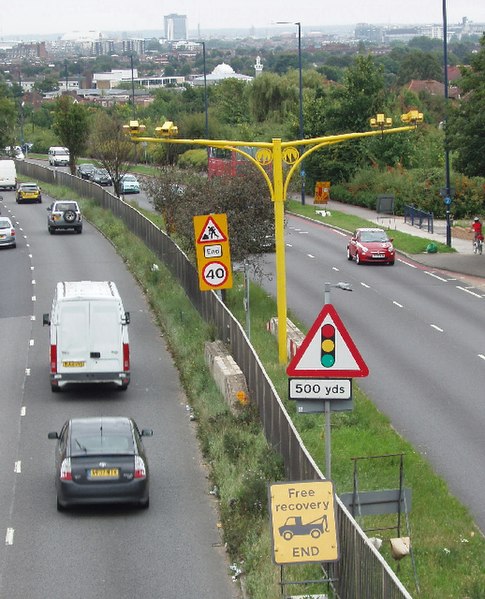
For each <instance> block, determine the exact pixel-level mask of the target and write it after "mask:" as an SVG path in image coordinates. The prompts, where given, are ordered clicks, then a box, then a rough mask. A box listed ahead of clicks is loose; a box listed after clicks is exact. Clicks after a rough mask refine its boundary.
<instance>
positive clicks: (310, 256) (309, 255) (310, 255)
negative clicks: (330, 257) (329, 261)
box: [307, 254, 315, 258]
mask: <svg viewBox="0 0 485 599" xmlns="http://www.w3.org/2000/svg"><path fill="white" fill-rule="evenodd" d="M307 256H308V257H309V258H315V256H314V255H313V254H307Z"/></svg>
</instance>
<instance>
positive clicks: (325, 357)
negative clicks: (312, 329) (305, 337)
mask: <svg viewBox="0 0 485 599" xmlns="http://www.w3.org/2000/svg"><path fill="white" fill-rule="evenodd" d="M320 332H321V348H320V362H321V364H322V366H323V367H324V368H331V367H332V366H333V365H334V364H335V327H334V326H333V325H331V324H324V325H323V327H322V328H321V331H320Z"/></svg>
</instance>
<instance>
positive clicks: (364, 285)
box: [360, 282, 370, 289]
mask: <svg viewBox="0 0 485 599" xmlns="http://www.w3.org/2000/svg"><path fill="white" fill-rule="evenodd" d="M360 284H361V285H362V287H365V288H366V289H370V285H367V283H362V282H361V283H360Z"/></svg>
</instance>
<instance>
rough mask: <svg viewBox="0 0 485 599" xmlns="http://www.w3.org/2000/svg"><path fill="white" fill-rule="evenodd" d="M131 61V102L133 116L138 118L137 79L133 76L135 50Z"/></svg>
mask: <svg viewBox="0 0 485 599" xmlns="http://www.w3.org/2000/svg"><path fill="white" fill-rule="evenodd" d="M130 63H131V103H132V104H133V118H134V119H136V105H135V80H134V78H133V52H132V53H131V55H130Z"/></svg>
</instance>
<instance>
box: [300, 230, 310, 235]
mask: <svg viewBox="0 0 485 599" xmlns="http://www.w3.org/2000/svg"><path fill="white" fill-rule="evenodd" d="M298 233H300V235H308V231H298Z"/></svg>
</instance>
